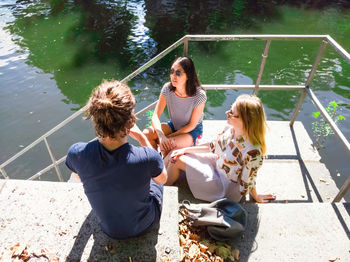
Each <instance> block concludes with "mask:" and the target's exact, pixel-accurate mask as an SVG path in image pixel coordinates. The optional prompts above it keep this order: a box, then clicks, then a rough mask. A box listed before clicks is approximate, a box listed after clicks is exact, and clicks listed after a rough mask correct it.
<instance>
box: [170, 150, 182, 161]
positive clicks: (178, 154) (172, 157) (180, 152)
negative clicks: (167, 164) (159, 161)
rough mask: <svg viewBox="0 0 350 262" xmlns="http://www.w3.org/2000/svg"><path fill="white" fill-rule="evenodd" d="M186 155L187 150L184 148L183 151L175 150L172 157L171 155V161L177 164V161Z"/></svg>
mask: <svg viewBox="0 0 350 262" xmlns="http://www.w3.org/2000/svg"><path fill="white" fill-rule="evenodd" d="M184 154H185V149H184V148H181V149H177V150H174V151H173V152H172V153H171V155H170V161H171V162H172V163H174V162H176V160H177V159H178V158H179V157H180V156H182V155H184Z"/></svg>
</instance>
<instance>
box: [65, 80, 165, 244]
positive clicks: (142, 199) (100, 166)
mask: <svg viewBox="0 0 350 262" xmlns="http://www.w3.org/2000/svg"><path fill="white" fill-rule="evenodd" d="M134 108H135V98H134V96H133V94H132V93H131V91H130V89H129V87H128V86H127V85H125V84H123V83H120V82H118V81H110V82H107V81H105V82H103V83H102V84H101V85H100V86H98V87H97V88H96V89H95V90H94V91H93V93H92V95H91V97H90V99H89V102H88V108H87V110H86V111H85V113H86V115H87V117H86V119H90V118H91V120H92V122H93V123H94V125H95V132H96V135H97V136H98V139H97V140H95V141H92V142H89V143H82V142H79V143H76V144H74V145H72V146H71V147H70V148H69V151H68V155H67V159H66V165H67V167H68V168H69V169H70V170H72V171H73V172H74V173H75V175H76V176H77V177H79V178H80V180H81V181H82V183H83V186H84V190H85V194H86V196H87V198H88V200H89V202H90V204H91V207H92V209H93V210H94V212H95V214H96V216H97V219H98V221H99V223H100V225H101V228H102V230H103V232H105V233H106V234H107V235H108V236H109V237H111V238H115V239H126V238H129V237H135V236H139V235H142V234H144V233H147V232H148V231H150V230H151V229H152V228H153V227H154V226H156V225H158V224H159V220H160V215H161V209H162V200H163V184H164V183H165V182H166V180H167V173H166V170H165V169H164V165H163V160H162V158H161V157H160V155H159V153H158V152H157V151H156V150H154V149H153V148H152V147H151V145H150V143H149V142H148V140H147V138H146V137H145V135H144V134H143V133H142V132H141V131H140V129H139V128H138V127H137V126H136V125H135V122H136V117H135V115H134ZM127 135H130V136H131V137H132V138H134V139H136V140H137V141H138V142H139V143H140V145H141V147H137V146H133V145H131V144H129V143H128V142H127Z"/></svg>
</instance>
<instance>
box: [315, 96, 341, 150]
mask: <svg viewBox="0 0 350 262" xmlns="http://www.w3.org/2000/svg"><path fill="white" fill-rule="evenodd" d="M338 106H339V103H337V102H335V101H331V102H329V104H328V106H327V107H326V111H327V113H328V114H329V116H330V117H331V118H332V120H333V121H334V123H335V124H337V122H338V121H341V120H346V118H345V117H344V116H343V115H341V114H337V108H338ZM319 116H320V112H319V111H318V112H313V113H312V117H313V118H315V119H316V120H315V121H314V122H313V123H312V130H313V132H314V135H315V136H316V141H315V142H314V146H315V147H316V148H317V150H319V149H321V148H323V145H324V143H325V141H326V139H327V137H328V136H330V135H333V134H334V131H333V129H332V127H331V126H330V124H328V122H327V121H326V120H325V119H324V118H323V117H320V118H318V117H319Z"/></svg>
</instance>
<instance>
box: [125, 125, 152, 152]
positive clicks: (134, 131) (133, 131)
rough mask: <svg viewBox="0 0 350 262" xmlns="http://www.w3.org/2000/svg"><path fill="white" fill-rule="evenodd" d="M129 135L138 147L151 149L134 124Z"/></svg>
mask: <svg viewBox="0 0 350 262" xmlns="http://www.w3.org/2000/svg"><path fill="white" fill-rule="evenodd" d="M129 135H130V136H131V137H132V138H133V139H135V140H137V141H138V142H139V143H140V146H146V147H150V148H153V147H152V145H151V143H150V142H149V141H148V139H147V137H146V136H145V135H144V133H142V131H141V130H140V128H139V127H138V126H137V125H136V124H135V125H134V126H133V127H132V128H131V129H130V132H129Z"/></svg>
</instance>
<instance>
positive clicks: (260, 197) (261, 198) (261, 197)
mask: <svg viewBox="0 0 350 262" xmlns="http://www.w3.org/2000/svg"><path fill="white" fill-rule="evenodd" d="M254 199H255V201H256V202H258V203H268V202H269V200H275V199H276V196H275V195H272V194H267V195H257V197H256V198H254Z"/></svg>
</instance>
